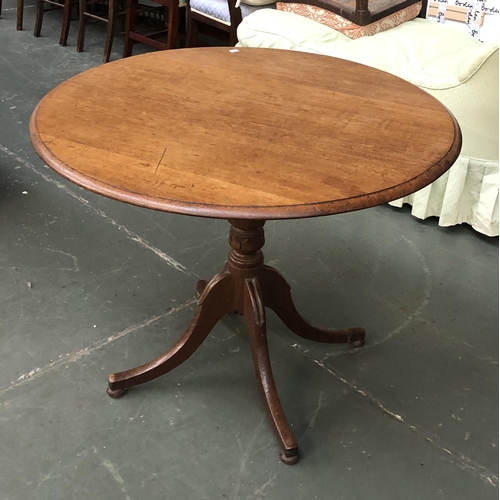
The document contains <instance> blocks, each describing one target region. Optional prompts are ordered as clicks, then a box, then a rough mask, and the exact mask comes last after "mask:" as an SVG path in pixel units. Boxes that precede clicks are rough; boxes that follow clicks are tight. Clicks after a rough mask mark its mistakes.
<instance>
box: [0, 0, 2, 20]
mask: <svg viewBox="0 0 500 500" xmlns="http://www.w3.org/2000/svg"><path fill="white" fill-rule="evenodd" d="M1 18H2V0H0V19H1Z"/></svg>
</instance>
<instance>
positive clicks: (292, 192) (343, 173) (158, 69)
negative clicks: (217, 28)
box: [30, 47, 461, 219]
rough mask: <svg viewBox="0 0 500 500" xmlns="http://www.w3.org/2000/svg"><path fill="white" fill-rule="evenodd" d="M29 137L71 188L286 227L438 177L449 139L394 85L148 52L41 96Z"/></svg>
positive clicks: (209, 53) (359, 69) (254, 62)
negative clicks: (73, 185)
mask: <svg viewBox="0 0 500 500" xmlns="http://www.w3.org/2000/svg"><path fill="white" fill-rule="evenodd" d="M30 135H31V140H32V143H33V146H34V148H35V150H36V152H37V153H38V155H39V156H40V157H41V158H42V159H43V160H44V161H45V162H46V163H47V165H49V166H50V167H52V168H53V169H54V170H55V171H57V172H58V173H59V174H61V175H62V176H64V177H66V178H67V179H69V180H71V181H72V182H74V183H76V184H78V185H80V186H82V187H84V188H87V189H89V190H91V191H94V192H97V193H100V194H102V195H104V196H108V197H110V198H113V199H116V200H120V201H124V202H127V203H131V204H134V205H139V206H143V207H147V208H152V209H156V210H163V211H167V212H175V213H182V214H189V215H198V216H205V217H214V218H240V219H288V218H299V217H312V216H319V215H329V214H335V213H341V212H346V211H351V210H358V209H362V208H367V207H371V206H375V205H378V204H381V203H384V202H387V201H391V200H393V199H396V198H399V197H401V196H404V195H407V194H409V193H412V192H414V191H416V190H418V189H420V188H422V187H424V186H426V185H427V184H429V183H431V182H432V181H434V180H435V179H437V178H438V177H439V176H440V175H442V174H443V173H444V172H445V171H446V170H447V169H448V168H449V167H450V166H451V165H452V164H453V162H454V161H455V159H456V158H457V156H458V154H459V152H460V148H461V133H460V128H459V126H458V124H457V122H456V120H455V119H454V118H453V116H452V115H451V114H450V113H449V112H448V111H447V109H446V108H445V107H444V106H443V105H441V104H440V103H439V102H438V101H437V100H436V99H434V98H433V97H431V96H430V95H428V94H427V93H425V92H424V91H422V90H420V89H419V88H417V87H415V86H413V85H411V84H410V83H407V82H406V81H404V80H401V79H399V78H397V77H395V76H393V75H390V74H388V73H384V72H381V71H378V70H376V69H373V68H369V67H367V66H362V65H359V64H356V63H353V62H349V61H345V60H341V59H336V58H332V57H327V56H321V55H316V54H309V53H303V52H292V51H282V50H273V49H250V48H240V49H230V48H228V47H223V48H221V47H217V48H203V49H181V50H169V51H161V52H153V53H149V54H145V55H140V56H135V57H129V58H126V59H122V60H119V61H116V62H112V63H108V64H105V65H102V66H99V67H96V68H93V69H90V70H88V71H85V72H84V73H81V74H79V75H77V76H75V77H73V78H71V79H69V80H67V81H66V82H64V83H62V84H61V85H59V86H58V87H57V88H55V89H54V90H52V91H51V92H50V93H49V94H47V95H46V96H45V97H44V98H43V99H42V100H41V102H40V103H39V104H38V106H37V108H36V109H35V111H34V113H33V115H32V117H31V122H30Z"/></svg>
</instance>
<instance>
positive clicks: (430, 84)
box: [238, 10, 498, 89]
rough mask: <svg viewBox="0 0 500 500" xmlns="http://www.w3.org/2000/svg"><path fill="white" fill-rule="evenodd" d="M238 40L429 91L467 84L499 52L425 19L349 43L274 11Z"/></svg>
mask: <svg viewBox="0 0 500 500" xmlns="http://www.w3.org/2000/svg"><path fill="white" fill-rule="evenodd" d="M238 40H239V42H240V45H241V46H244V47H268V48H279V49H288V50H302V51H305V52H314V53H318V54H324V55H328V56H333V57H340V58H342V59H348V60H351V61H355V62H359V63H361V64H366V65H367V66H373V67H375V68H378V69H381V70H383V71H387V72H389V73H392V74H394V75H397V76H400V77H401V78H404V79H405V80H408V81H410V82H412V83H414V84H415V85H418V86H420V87H425V88H429V89H444V88H450V87H454V86H457V85H460V84H461V83H463V82H465V81H467V80H468V79H469V78H470V77H471V76H472V75H473V74H474V73H475V72H476V71H477V70H478V69H479V68H480V67H481V65H482V64H483V63H484V61H485V60H486V59H487V58H488V57H489V56H490V55H491V54H492V53H493V52H494V51H495V50H497V49H498V41H495V42H490V43H488V44H486V43H485V44H483V43H481V42H479V41H478V40H476V39H475V38H473V37H472V36H470V35H468V34H467V33H465V32H461V31H459V30H457V29H455V28H453V27H450V26H445V25H443V24H440V23H437V22H435V21H430V20H426V19H420V18H418V19H413V20H412V21H408V22H406V23H403V24H401V25H400V26H397V27H395V28H392V29H390V30H387V31H384V32H382V33H377V34H376V35H373V36H370V37H362V38H358V39H356V40H351V39H350V38H348V37H346V36H344V35H342V34H341V33H340V32H338V31H335V30H333V29H331V28H329V27H327V26H324V25H322V24H319V23H316V22H315V21H312V20H310V19H306V18H304V17H302V16H298V15H296V14H292V13H290V12H282V11H273V10H262V11H259V12H255V13H253V14H251V15H250V16H248V17H247V18H246V19H244V20H243V22H242V24H241V25H240V26H239V28H238ZM389 55H390V56H389Z"/></svg>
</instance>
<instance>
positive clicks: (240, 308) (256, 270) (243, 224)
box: [226, 219, 265, 314]
mask: <svg viewBox="0 0 500 500" xmlns="http://www.w3.org/2000/svg"><path fill="white" fill-rule="evenodd" d="M229 223H230V224H231V229H230V230H229V239H228V241H229V245H230V246H231V250H230V251H229V255H228V259H227V263H226V270H227V271H229V273H230V274H231V276H232V278H233V283H234V301H235V312H237V313H238V314H243V312H244V288H245V280H246V279H252V278H258V277H259V276H260V274H261V272H262V270H263V268H264V254H263V253H262V250H261V248H262V247H263V246H264V243H265V238H264V224H265V221H263V220H238V219H232V220H229Z"/></svg>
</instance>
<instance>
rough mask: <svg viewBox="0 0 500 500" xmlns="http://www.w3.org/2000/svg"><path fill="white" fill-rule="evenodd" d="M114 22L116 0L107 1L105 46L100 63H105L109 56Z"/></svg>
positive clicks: (113, 33)
mask: <svg viewBox="0 0 500 500" xmlns="http://www.w3.org/2000/svg"><path fill="white" fill-rule="evenodd" d="M115 22H116V0H109V7H108V29H107V31H106V44H105V45H104V57H103V59H102V62H104V63H107V62H108V61H109V58H110V56H111V48H112V47H113V38H114V36H115Z"/></svg>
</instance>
